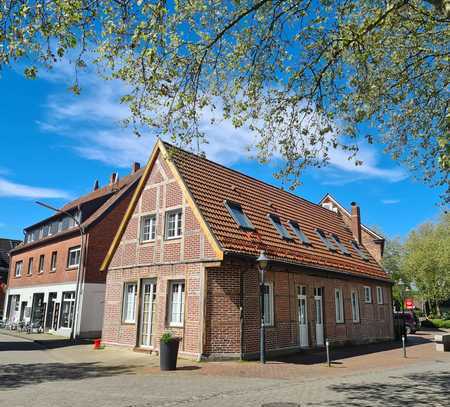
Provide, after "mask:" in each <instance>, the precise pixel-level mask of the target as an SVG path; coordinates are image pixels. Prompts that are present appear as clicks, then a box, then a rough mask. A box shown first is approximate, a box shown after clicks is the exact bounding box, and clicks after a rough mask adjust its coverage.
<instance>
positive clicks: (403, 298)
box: [397, 278, 406, 336]
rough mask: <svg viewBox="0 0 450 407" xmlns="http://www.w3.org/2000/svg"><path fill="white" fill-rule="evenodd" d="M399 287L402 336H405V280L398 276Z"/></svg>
mask: <svg viewBox="0 0 450 407" xmlns="http://www.w3.org/2000/svg"><path fill="white" fill-rule="evenodd" d="M397 284H398V286H399V287H400V299H401V310H402V322H403V323H402V336H405V332H406V329H405V282H404V281H403V280H402V279H401V278H400V279H399V280H398V282H397Z"/></svg>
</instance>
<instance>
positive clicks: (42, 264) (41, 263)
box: [38, 254, 45, 274]
mask: <svg viewBox="0 0 450 407" xmlns="http://www.w3.org/2000/svg"><path fill="white" fill-rule="evenodd" d="M44 270H45V255H44V254H41V255H40V256H39V263H38V273H39V274H42V273H43V272H44Z"/></svg>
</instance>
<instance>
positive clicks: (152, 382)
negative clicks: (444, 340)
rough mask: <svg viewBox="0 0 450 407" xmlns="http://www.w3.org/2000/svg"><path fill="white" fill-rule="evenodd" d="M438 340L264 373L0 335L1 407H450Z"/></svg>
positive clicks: (275, 366)
mask: <svg viewBox="0 0 450 407" xmlns="http://www.w3.org/2000/svg"><path fill="white" fill-rule="evenodd" d="M431 335H432V333H430V332H421V333H420V335H414V336H412V337H411V339H410V343H409V347H408V358H407V359H404V358H403V356H402V352H401V349H400V348H399V347H398V346H393V345H389V344H379V345H371V346H368V347H359V348H342V349H339V350H335V352H334V354H335V356H336V358H335V359H334V361H335V363H334V364H333V366H332V367H331V368H328V367H327V366H325V365H324V363H323V361H324V360H323V356H322V355H320V354H318V353H315V354H308V355H299V356H296V357H291V358H287V359H283V360H276V361H269V362H268V363H267V364H266V365H265V366H261V365H260V364H259V363H258V362H202V363H196V362H192V361H189V360H180V363H179V367H180V369H179V370H178V371H175V372H160V371H159V369H158V367H157V366H158V359H157V358H156V357H154V356H149V355H146V354H142V353H136V352H132V351H129V350H127V349H123V348H106V349H104V350H102V351H94V350H93V349H92V346H91V345H77V346H68V347H63V348H54V349H45V347H44V346H43V345H39V344H36V343H35V342H32V341H29V340H27V341H25V340H23V339H19V338H14V337H11V336H2V335H0V406H1V407H3V406H5V407H6V406H7V407H19V406H20V407H23V406H33V407H44V406H48V405H53V406H57V407H64V406H70V407H78V406H80V407H81V406H86V405H89V406H90V405H93V406H94V405H95V406H96V407H115V406H118V407H156V406H158V407H160V406H165V407H169V406H173V407H177V406H189V407H190V406H192V407H194V406H195V407H197V406H198V407H206V406H213V407H225V406H232V407H234V406H239V407H240V406H243V407H247V406H248V407H250V406H252V407H253V406H257V407H259V406H261V407H296V406H302V407H303V406H313V407H317V406H332V407H344V406H349V407H358V406H361V407H366V406H367V407H368V406H371V407H372V406H375V407H378V406H379V407H385V406H389V407H390V406H393V407H403V406H406V405H407V406H421V407H422V406H427V407H428V406H432V407H434V406H436V407H440V406H448V394H450V353H441V352H436V351H435V350H434V343H432V342H431V338H432V336H431Z"/></svg>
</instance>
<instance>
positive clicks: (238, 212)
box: [225, 201, 255, 230]
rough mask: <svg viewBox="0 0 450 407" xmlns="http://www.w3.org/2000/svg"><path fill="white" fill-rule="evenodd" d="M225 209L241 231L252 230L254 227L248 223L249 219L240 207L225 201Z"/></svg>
mask: <svg viewBox="0 0 450 407" xmlns="http://www.w3.org/2000/svg"><path fill="white" fill-rule="evenodd" d="M225 207H226V208H227V209H228V212H229V213H230V215H231V217H232V218H233V219H234V221H235V222H236V223H237V224H238V225H239V227H241V228H242V229H247V230H254V229H255V228H254V226H253V225H252V223H251V222H250V219H249V218H248V217H247V215H246V214H245V213H244V211H243V210H242V206H241V205H240V204H238V203H236V202H231V201H225Z"/></svg>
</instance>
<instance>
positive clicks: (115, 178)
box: [109, 172, 119, 185]
mask: <svg viewBox="0 0 450 407" xmlns="http://www.w3.org/2000/svg"><path fill="white" fill-rule="evenodd" d="M118 180H119V174H118V173H117V172H113V173H112V174H111V178H110V180H109V185H114V184H115V183H116V182H117V181H118Z"/></svg>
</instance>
